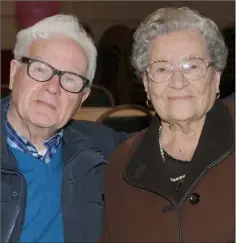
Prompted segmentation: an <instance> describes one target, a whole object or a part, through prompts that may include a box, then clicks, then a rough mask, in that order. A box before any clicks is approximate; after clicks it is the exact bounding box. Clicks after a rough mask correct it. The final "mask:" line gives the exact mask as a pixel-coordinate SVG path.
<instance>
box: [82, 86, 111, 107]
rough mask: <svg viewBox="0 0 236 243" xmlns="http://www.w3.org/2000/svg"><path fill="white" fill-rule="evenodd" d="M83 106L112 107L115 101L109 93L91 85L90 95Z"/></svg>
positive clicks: (102, 88)
mask: <svg viewBox="0 0 236 243" xmlns="http://www.w3.org/2000/svg"><path fill="white" fill-rule="evenodd" d="M83 106H94V107H114V106H115V99H114V98H113V96H112V94H111V93H110V91H108V90H107V89H106V88H104V87H102V86H100V85H96V84H94V85H92V87H91V93H90V95H89V97H88V98H87V100H86V101H85V102H84V103H83Z"/></svg>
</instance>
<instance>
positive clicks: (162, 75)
mask: <svg viewBox="0 0 236 243" xmlns="http://www.w3.org/2000/svg"><path fill="white" fill-rule="evenodd" d="M213 64H214V63H213V62H209V61H206V60H204V59H203V58H201V57H194V58H190V59H186V60H184V61H183V62H181V63H180V64H179V65H178V67H179V70H180V71H181V73H182V74H183V75H184V77H185V78H186V79H188V80H199V79H202V78H203V77H205V75H206V73H207V69H208V67H210V66H212V65H213ZM174 69H175V68H174V65H173V64H172V63H170V62H168V61H165V60H157V61H153V62H152V63H150V64H149V65H148V67H147V68H146V70H145V71H146V73H147V75H148V77H149V79H150V80H151V81H152V82H154V83H164V82H166V81H168V80H169V79H170V78H171V76H172V75H173V72H174V71H175V70H174Z"/></svg>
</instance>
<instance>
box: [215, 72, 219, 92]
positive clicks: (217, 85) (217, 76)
mask: <svg viewBox="0 0 236 243" xmlns="http://www.w3.org/2000/svg"><path fill="white" fill-rule="evenodd" d="M220 78H221V72H220V71H216V72H215V77H214V80H215V89H216V93H220Z"/></svg>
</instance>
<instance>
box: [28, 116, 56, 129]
mask: <svg viewBox="0 0 236 243" xmlns="http://www.w3.org/2000/svg"><path fill="white" fill-rule="evenodd" d="M30 122H31V123H32V124H34V125H35V126H37V127H41V128H48V129H50V128H52V127H54V126H55V123H56V121H55V119H53V118H52V117H49V116H48V115H45V114H42V113H37V114H36V115H35V116H34V117H32V118H31V119H30Z"/></svg>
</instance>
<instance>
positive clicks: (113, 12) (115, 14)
mask: <svg viewBox="0 0 236 243" xmlns="http://www.w3.org/2000/svg"><path fill="white" fill-rule="evenodd" d="M164 6H189V7H191V8H195V9H197V10H199V11H200V12H201V13H202V14H204V15H207V16H209V17H210V18H212V19H213V20H215V21H216V23H217V24H218V25H219V26H220V28H224V27H227V26H229V25H234V13H235V7H234V1H222V2H220V1H214V2H213V1H209V2H206V1H194V2H191V1H185V2H183V1H165V2H160V1H153V2H146V1H138V2H136V1H116V2H115V1H105V2H100V1H82V2H78V1H64V2H61V12H62V13H71V14H74V15H76V16H78V17H79V18H80V19H81V20H82V21H84V22H86V23H88V24H89V25H90V27H91V28H92V31H93V33H94V36H95V40H96V41H97V42H98V40H99V38H100V37H101V35H102V33H103V32H104V31H105V30H106V29H107V28H108V27H109V26H111V25H113V24H126V25H127V26H130V27H131V28H134V27H136V26H137V24H138V23H139V22H140V21H141V20H142V19H143V17H145V16H146V15H147V14H149V13H151V12H152V11H154V10H155V9H157V8H159V7H164ZM16 32H17V25H16V18H15V6H14V2H13V1H4V2H2V3H1V48H2V49H11V48H13V46H14V42H15V35H16Z"/></svg>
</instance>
